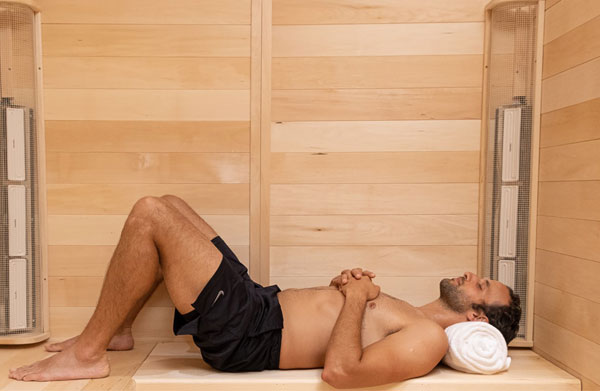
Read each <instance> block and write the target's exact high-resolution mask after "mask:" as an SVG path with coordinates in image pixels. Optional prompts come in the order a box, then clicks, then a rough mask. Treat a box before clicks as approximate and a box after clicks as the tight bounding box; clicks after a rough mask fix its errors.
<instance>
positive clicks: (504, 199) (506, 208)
mask: <svg viewBox="0 0 600 391" xmlns="http://www.w3.org/2000/svg"><path fill="white" fill-rule="evenodd" d="M518 205H519V187H518V186H502V195H501V200H500V232H499V237H500V238H499V249H498V254H499V255H500V256H501V257H507V258H514V257H516V256H517V206H518Z"/></svg>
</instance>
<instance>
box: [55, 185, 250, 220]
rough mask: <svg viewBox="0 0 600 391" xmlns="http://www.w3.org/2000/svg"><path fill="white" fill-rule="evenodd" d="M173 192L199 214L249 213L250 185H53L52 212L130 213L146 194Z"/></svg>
mask: <svg viewBox="0 0 600 391" xmlns="http://www.w3.org/2000/svg"><path fill="white" fill-rule="evenodd" d="M165 194H173V195H176V196H178V197H180V198H182V199H183V200H184V201H186V202H187V203H188V204H189V205H190V206H191V207H192V208H193V209H194V210H195V211H196V213H198V214H201V215H202V214H212V215H219V214H223V215H226V214H234V215H235V214H238V215H239V214H248V211H249V207H248V205H249V202H250V189H249V187H248V185H247V184H216V185H213V184H156V185H141V184H119V185H114V184H83V185H82V184H67V185H62V184H49V185H47V202H48V213H49V214H53V215H78V214H79V215H95V214H99V215H101V214H127V213H129V211H130V210H131V208H132V206H133V205H134V204H135V202H136V201H137V200H138V199H140V198H142V197H144V196H155V197H160V196H162V195H165Z"/></svg>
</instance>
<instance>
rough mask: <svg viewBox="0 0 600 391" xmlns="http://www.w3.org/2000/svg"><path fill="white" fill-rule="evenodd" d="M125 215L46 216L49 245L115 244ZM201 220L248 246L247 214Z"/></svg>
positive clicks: (231, 239) (213, 216)
mask: <svg viewBox="0 0 600 391" xmlns="http://www.w3.org/2000/svg"><path fill="white" fill-rule="evenodd" d="M126 218H127V216H124V215H101V216H95V215H92V216H83V215H75V216H69V215H50V216H48V232H49V235H48V244H49V245H51V246H52V245H63V246H64V245H94V246H96V245H99V246H104V245H116V244H117V242H118V240H119V237H120V235H121V229H122V228H123V224H124V223H125V220H126ZM203 218H204V220H206V222H207V223H208V224H210V225H211V226H213V228H214V229H215V231H217V232H219V234H220V235H221V236H222V237H223V239H224V240H225V241H226V242H227V243H231V244H236V245H239V244H241V245H248V216H247V215H246V216H238V215H229V216H221V215H205V216H203Z"/></svg>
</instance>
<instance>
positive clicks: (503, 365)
mask: <svg viewBox="0 0 600 391" xmlns="http://www.w3.org/2000/svg"><path fill="white" fill-rule="evenodd" d="M446 335H448V345H449V349H448V353H446V356H445V357H444V360H443V361H444V364H446V365H448V366H449V367H452V368H454V369H457V370H459V371H463V372H468V373H481V374H485V375H490V374H492V373H496V372H501V371H505V370H507V369H508V367H509V366H510V357H508V349H507V347H506V341H505V340H504V337H503V336H502V334H501V333H500V331H499V330H498V329H496V328H495V327H494V326H492V325H490V324H489V323H486V322H460V323H456V324H453V325H452V326H450V327H447V328H446Z"/></svg>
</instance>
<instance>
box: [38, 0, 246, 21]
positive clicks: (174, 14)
mask: <svg viewBox="0 0 600 391" xmlns="http://www.w3.org/2000/svg"><path fill="white" fill-rule="evenodd" d="M37 1H38V3H39V5H40V8H42V10H43V12H44V14H43V15H44V23H52V24H55V23H87V24H155V25H156V24H250V0H219V1H218V2H215V1H212V0H171V1H170V2H169V3H168V5H167V4H165V3H162V2H159V1H146V0H128V1H126V2H122V1H119V0H105V1H103V2H95V1H79V0H37Z"/></svg>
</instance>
